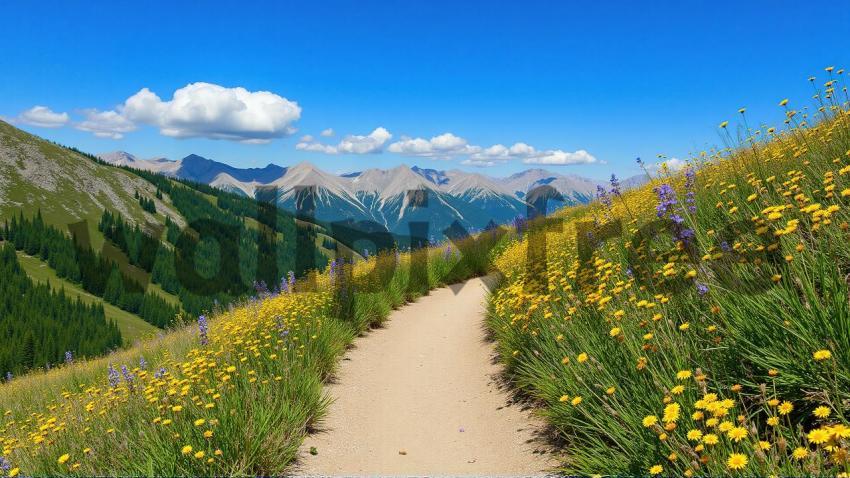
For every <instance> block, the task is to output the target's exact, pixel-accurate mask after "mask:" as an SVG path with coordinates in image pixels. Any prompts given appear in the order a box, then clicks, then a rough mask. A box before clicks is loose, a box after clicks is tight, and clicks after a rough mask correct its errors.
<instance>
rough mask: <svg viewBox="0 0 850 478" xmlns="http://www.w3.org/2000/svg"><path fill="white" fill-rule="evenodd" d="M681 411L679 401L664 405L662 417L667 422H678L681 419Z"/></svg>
mask: <svg viewBox="0 0 850 478" xmlns="http://www.w3.org/2000/svg"><path fill="white" fill-rule="evenodd" d="M680 411H681V407H680V406H679V404H678V403H671V404H670V405H667V406H666V407H664V417H663V418H662V419H663V420H664V421H665V422H667V423H670V422H674V423H675V422H676V420H678V419H679V412H680Z"/></svg>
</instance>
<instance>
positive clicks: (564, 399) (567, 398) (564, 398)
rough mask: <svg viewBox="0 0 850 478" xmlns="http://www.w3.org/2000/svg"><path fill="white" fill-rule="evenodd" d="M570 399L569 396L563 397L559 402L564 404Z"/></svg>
mask: <svg viewBox="0 0 850 478" xmlns="http://www.w3.org/2000/svg"><path fill="white" fill-rule="evenodd" d="M569 399H570V396H569V395H561V398H559V399H558V401H559V402H562V403H563V402H566V401H567V400H569Z"/></svg>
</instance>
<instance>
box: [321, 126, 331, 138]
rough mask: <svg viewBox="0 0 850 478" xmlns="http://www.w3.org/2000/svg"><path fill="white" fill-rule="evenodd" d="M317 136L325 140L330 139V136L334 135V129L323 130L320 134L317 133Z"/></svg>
mask: <svg viewBox="0 0 850 478" xmlns="http://www.w3.org/2000/svg"><path fill="white" fill-rule="evenodd" d="M319 134H320V135H322V136H324V137H325V138H330V137H331V136H333V135H334V129H333V128H328V129H323V130H322V132H321V133H319Z"/></svg>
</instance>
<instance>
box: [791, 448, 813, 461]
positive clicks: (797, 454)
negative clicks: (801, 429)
mask: <svg viewBox="0 0 850 478" xmlns="http://www.w3.org/2000/svg"><path fill="white" fill-rule="evenodd" d="M791 456H793V457H794V459H796V460H802V459H804V458H806V457H807V456H809V451H808V450H806V449H805V448H803V447H801V446H798V447H797V448H794V452H793V453H791Z"/></svg>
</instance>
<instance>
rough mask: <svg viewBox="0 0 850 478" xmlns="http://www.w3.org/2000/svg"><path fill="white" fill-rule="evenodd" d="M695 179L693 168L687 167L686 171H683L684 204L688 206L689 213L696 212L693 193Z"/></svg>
mask: <svg viewBox="0 0 850 478" xmlns="http://www.w3.org/2000/svg"><path fill="white" fill-rule="evenodd" d="M696 177H697V175H696V172H695V171H694V168H691V167H688V169H686V170H685V191H686V194H685V204H687V205H688V211H689V212H691V213H695V212H697V206H696V191H694V184H696Z"/></svg>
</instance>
